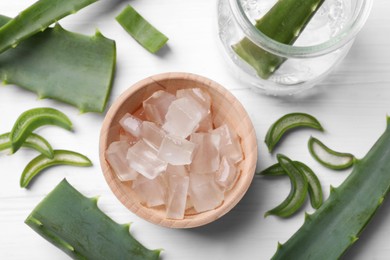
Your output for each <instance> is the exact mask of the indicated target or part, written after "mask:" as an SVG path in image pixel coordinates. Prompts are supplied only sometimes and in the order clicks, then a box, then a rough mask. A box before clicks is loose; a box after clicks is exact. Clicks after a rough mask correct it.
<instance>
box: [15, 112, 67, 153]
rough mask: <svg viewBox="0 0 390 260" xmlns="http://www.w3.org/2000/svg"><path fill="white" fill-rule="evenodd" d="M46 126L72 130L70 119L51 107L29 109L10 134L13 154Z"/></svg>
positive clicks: (17, 120) (17, 121) (20, 117)
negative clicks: (38, 129) (33, 133)
mask: <svg viewBox="0 0 390 260" xmlns="http://www.w3.org/2000/svg"><path fill="white" fill-rule="evenodd" d="M44 125H55V126H58V127H61V128H64V129H66V130H69V131H70V130H72V122H71V121H70V119H69V118H68V117H67V116H66V115H65V114H64V113H62V112H61V111H59V110H57V109H54V108H50V107H39V108H33V109H29V110H27V111H25V112H23V113H22V114H21V115H20V116H19V117H18V119H16V121H15V124H14V126H13V127H12V130H11V133H10V134H9V138H10V140H11V147H12V152H13V153H15V152H16V151H17V150H18V149H19V148H20V147H21V146H22V145H23V143H25V140H26V139H27V138H28V137H29V136H30V134H31V133H32V132H33V131H34V130H35V129H37V128H39V127H41V126H44Z"/></svg>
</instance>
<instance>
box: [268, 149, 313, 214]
mask: <svg viewBox="0 0 390 260" xmlns="http://www.w3.org/2000/svg"><path fill="white" fill-rule="evenodd" d="M277 158H278V162H279V164H280V166H281V167H282V168H283V170H284V171H285V172H286V174H287V175H288V176H289V177H290V181H291V190H290V193H289V195H288V196H287V198H286V199H285V200H284V201H283V202H282V203H280V204H279V205H278V206H277V207H275V208H273V209H271V210H270V211H268V212H266V213H265V217H267V216H268V215H276V216H279V217H283V218H286V217H289V216H291V215H292V214H294V213H295V212H296V211H297V210H298V209H299V208H300V207H301V206H302V205H303V203H304V202H305V199H306V195H307V190H308V182H307V179H306V177H305V175H304V174H303V173H302V172H301V170H300V169H299V168H298V167H296V166H295V165H294V163H293V162H292V161H291V160H290V159H289V158H287V157H286V156H284V155H281V154H278V155H277Z"/></svg>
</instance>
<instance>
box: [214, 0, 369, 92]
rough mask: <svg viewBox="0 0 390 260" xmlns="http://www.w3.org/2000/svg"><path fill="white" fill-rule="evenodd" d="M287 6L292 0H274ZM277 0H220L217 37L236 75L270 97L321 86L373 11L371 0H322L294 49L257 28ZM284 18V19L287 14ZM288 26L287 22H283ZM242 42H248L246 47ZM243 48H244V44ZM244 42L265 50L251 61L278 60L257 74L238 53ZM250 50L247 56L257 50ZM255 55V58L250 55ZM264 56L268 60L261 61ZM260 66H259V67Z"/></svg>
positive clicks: (292, 46)
mask: <svg viewBox="0 0 390 260" xmlns="http://www.w3.org/2000/svg"><path fill="white" fill-rule="evenodd" d="M278 1H279V2H288V1H291V0H278ZM278 1H277V0H219V2H218V8H217V9H218V36H219V39H220V43H221V45H222V50H223V53H224V54H226V55H224V56H225V58H226V60H227V62H228V64H229V65H230V68H231V69H232V71H233V73H234V74H235V76H236V77H238V78H239V79H240V80H242V81H244V82H245V83H247V84H249V85H251V86H253V87H255V88H256V89H258V90H261V91H262V92H265V93H267V94H272V95H286V94H294V93H297V92H300V91H302V90H305V89H308V88H310V87H312V86H314V85H315V84H317V83H318V82H320V81H321V80H322V79H323V78H324V77H325V76H326V75H327V74H328V73H330V72H331V71H332V70H333V69H334V68H335V67H336V65H337V64H338V63H339V62H340V61H341V60H342V59H343V58H344V57H345V56H346V54H347V53H348V51H349V49H350V47H351V45H352V43H353V41H354V39H355V37H356V35H357V33H358V32H359V31H360V29H361V28H362V27H363V25H364V23H365V22H366V20H367V18H368V15H369V13H370V10H371V6H372V2H373V1H372V0H325V2H324V3H323V4H322V6H321V7H320V8H319V9H318V11H317V12H316V13H315V15H314V16H313V18H312V19H311V21H310V22H309V23H308V24H307V26H306V27H305V28H304V30H303V31H302V33H301V35H300V36H299V37H298V38H297V40H296V41H295V43H294V45H287V44H283V43H280V42H277V41H275V40H273V39H271V38H269V37H268V36H266V35H265V34H263V33H262V32H261V31H260V30H258V29H257V28H256V27H255V24H256V21H258V20H259V19H261V17H263V16H264V15H265V14H266V13H267V12H268V11H269V10H270V9H271V7H272V6H273V5H274V4H275V3H276V2H278ZM285 17H288V16H285ZM286 22H289V20H288V19H286ZM245 41H246V43H245ZM243 42H244V43H245V45H242V43H243ZM248 42H249V43H250V44H251V45H252V46H255V48H256V49H257V50H258V49H260V51H262V52H264V53H265V54H263V55H260V56H258V57H261V58H256V59H255V63H258V62H259V61H260V63H261V62H263V61H264V60H265V61H266V59H267V58H269V57H272V58H273V59H279V60H281V61H282V62H281V63H279V65H278V66H273V67H272V66H270V71H271V72H272V73H270V74H269V75H268V74H267V75H261V74H262V73H261V72H259V70H256V69H254V67H256V65H257V64H255V65H253V63H252V65H249V63H247V62H246V61H244V59H242V58H241V57H242V55H241V56H240V55H238V54H237V53H239V52H238V51H237V48H236V47H235V46H238V44H241V46H244V47H245V48H246V49H245V50H248V48H247V45H248ZM257 50H254V48H252V50H249V51H248V53H249V52H250V56H251V57H254V56H256V55H258V51H257ZM252 54H255V55H252ZM264 56H268V57H264ZM258 66H260V65H258Z"/></svg>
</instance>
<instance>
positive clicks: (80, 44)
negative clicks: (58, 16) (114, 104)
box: [0, 15, 116, 112]
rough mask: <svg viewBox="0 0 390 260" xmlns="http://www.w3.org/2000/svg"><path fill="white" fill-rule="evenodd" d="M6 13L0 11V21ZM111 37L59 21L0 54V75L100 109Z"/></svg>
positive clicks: (84, 108)
mask: <svg viewBox="0 0 390 260" xmlns="http://www.w3.org/2000/svg"><path fill="white" fill-rule="evenodd" d="M9 20H10V18H8V17H5V16H1V15H0V26H2V25H4V24H5V23H6V22H7V21H9ZM115 62H116V48H115V42H114V41H112V40H110V39H107V38H105V37H104V36H103V35H102V34H101V33H99V32H96V34H95V35H94V36H92V37H88V36H84V35H81V34H76V33H72V32H69V31H66V30H64V29H63V28H62V27H61V26H60V25H58V24H57V25H56V26H55V27H54V28H48V29H46V30H45V31H44V32H41V33H37V34H36V35H34V36H32V37H30V38H29V39H26V40H25V41H23V42H22V43H21V44H19V45H18V46H17V47H16V48H15V49H10V50H8V51H7V52H4V53H2V54H1V55H0V80H2V81H3V82H4V83H9V84H15V85H18V86H20V87H23V88H25V89H28V90H31V91H34V92H36V93H37V94H38V96H39V97H40V98H53V99H56V100H59V101H63V102H65V103H68V104H71V105H73V106H76V107H78V108H79V109H80V111H81V112H102V111H104V108H105V106H106V102H107V98H108V95H109V93H110V90H111V86H112V80H113V75H114V71H115Z"/></svg>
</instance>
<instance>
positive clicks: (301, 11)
mask: <svg viewBox="0 0 390 260" xmlns="http://www.w3.org/2000/svg"><path fill="white" fill-rule="evenodd" d="M323 3H324V0H279V1H277V2H276V3H275V5H274V6H273V7H272V8H271V9H270V10H269V11H268V12H267V13H266V14H265V15H264V16H263V17H262V18H260V19H259V20H258V21H256V24H255V27H256V28H257V29H258V30H259V31H260V32H262V33H263V34H264V35H266V36H268V37H269V38H271V39H273V40H275V41H277V42H280V43H283V44H288V45H293V44H294V42H295V41H296V40H297V39H298V37H299V35H300V34H301V33H302V31H303V30H304V28H305V27H306V25H307V24H308V23H309V22H310V20H311V18H312V17H313V15H314V14H315V13H316V12H317V10H318V9H319V8H320V7H321V5H322V4H323ZM232 48H233V50H234V51H235V52H236V53H237V55H238V56H240V57H241V58H242V59H243V60H244V61H245V62H247V63H248V64H249V65H250V66H252V67H253V68H254V69H255V70H256V72H257V75H259V77H261V78H263V79H267V78H269V77H270V76H271V75H272V74H273V73H274V72H275V71H276V70H277V69H278V68H279V67H280V65H282V63H283V62H284V61H285V60H286V59H285V58H283V57H280V56H278V55H275V54H273V53H270V52H268V51H266V50H264V49H263V48H261V47H259V46H258V45H256V44H254V43H253V42H252V41H251V40H250V39H248V38H246V37H245V38H244V39H242V40H241V41H240V42H238V43H237V44H235V45H233V46H232Z"/></svg>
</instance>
